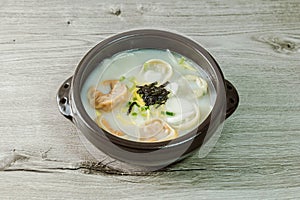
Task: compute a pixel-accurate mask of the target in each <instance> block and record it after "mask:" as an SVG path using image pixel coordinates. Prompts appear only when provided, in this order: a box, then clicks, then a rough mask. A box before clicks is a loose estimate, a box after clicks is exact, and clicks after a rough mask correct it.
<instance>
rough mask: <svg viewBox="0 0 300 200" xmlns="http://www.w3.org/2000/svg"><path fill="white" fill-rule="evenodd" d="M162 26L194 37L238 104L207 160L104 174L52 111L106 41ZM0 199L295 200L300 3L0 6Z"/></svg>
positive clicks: (220, 0) (16, 0)
mask: <svg viewBox="0 0 300 200" xmlns="http://www.w3.org/2000/svg"><path fill="white" fill-rule="evenodd" d="M144 27H148V28H164V29H171V30H176V31H178V32H181V33H183V34H185V35H187V36H189V37H192V38H193V39H194V40H196V41H198V42H199V43H200V44H202V45H203V46H204V47H205V48H207V49H208V50H209V52H211V53H212V55H214V57H215V58H216V59H217V61H218V62H219V64H220V66H221V68H222V70H223V72H224V74H225V76H226V78H227V79H229V80H230V81H231V82H232V83H233V84H234V85H235V86H236V87H237V88H238V91H239V94H240V105H239V108H238V110H237V112H235V113H234V115H233V116H232V117H230V118H229V119H228V120H226V123H225V125H224V129H223V133H222V135H221V137H220V139H219V140H218V143H217V145H216V146H215V148H214V149H213V150H212V152H211V153H210V154H209V155H208V156H207V157H205V158H198V156H197V155H194V156H192V157H190V158H188V159H186V160H184V161H183V162H181V163H179V164H177V165H175V166H171V167H170V168H167V169H165V170H164V171H162V172H156V173H153V174H151V175H147V176H132V175H126V176H125V175H123V176H121V175H116V174H107V173H106V172H110V170H109V169H106V168H103V166H101V164H99V163H97V161H95V160H94V159H93V158H92V156H91V155H90V154H89V153H88V152H87V150H86V149H85V147H84V146H83V145H82V143H81V141H80V139H79V138H78V135H77V131H76V128H75V127H74V126H73V125H72V124H71V123H70V122H68V121H67V120H65V119H64V117H62V116H61V115H60V114H59V112H58V109H57V105H56V99H55V96H56V92H57V89H58V87H59V85H60V84H61V83H62V82H63V81H64V80H65V79H66V78H67V77H69V76H70V75H72V74H73V72H74V69H75V68H76V65H77V63H78V62H79V61H80V59H81V58H82V57H83V55H84V54H85V53H86V52H87V51H88V50H89V49H91V48H92V47H93V46H94V45H96V44H97V43H98V42H99V41H101V40H102V39H104V38H106V37H108V36H110V35H112V34H115V33H118V32H121V31H124V30H128V29H133V28H144ZM0 50H1V52H0V94H1V102H0V113H1V115H0V136H1V140H0V170H1V172H0V199H1V200H2V199H152V198H155V199H157V198H158V199H173V198H174V199H297V198H298V199H299V198H300V156H299V153H300V115H299V113H300V112H299V111H300V94H299V93H300V1H299V0H287V1H285V0H277V1H271V0H267V1H259V0H252V1H251V2H250V1H242V0H213V1H209V0H206V1H197V0H191V1H177V0H176V1H172V0H165V1H157V0H155V1H152V2H150V1H146V0H142V1H140V2H138V1H135V0H129V1H126V3H125V1H121V0H118V1H115V0H111V1H97V0H87V1H81V0H73V1H71V0H64V1H60V0H52V1H37V0H22V1H21V0H0Z"/></svg>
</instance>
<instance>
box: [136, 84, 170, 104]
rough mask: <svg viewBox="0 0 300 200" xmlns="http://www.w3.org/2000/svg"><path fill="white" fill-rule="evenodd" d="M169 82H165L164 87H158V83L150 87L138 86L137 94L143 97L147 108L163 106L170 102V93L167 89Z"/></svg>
mask: <svg viewBox="0 0 300 200" xmlns="http://www.w3.org/2000/svg"><path fill="white" fill-rule="evenodd" d="M168 84H169V82H165V83H164V84H162V85H158V83H157V82H154V83H151V84H149V85H147V84H146V85H143V86H136V87H137V88H139V89H138V90H137V93H138V94H139V95H140V96H141V97H142V99H143V101H144V102H145V105H146V106H151V105H155V104H156V105H158V106H160V105H162V104H165V103H166V101H167V100H168V95H169V94H170V92H169V91H168V90H166V89H165V86H166V85H168Z"/></svg>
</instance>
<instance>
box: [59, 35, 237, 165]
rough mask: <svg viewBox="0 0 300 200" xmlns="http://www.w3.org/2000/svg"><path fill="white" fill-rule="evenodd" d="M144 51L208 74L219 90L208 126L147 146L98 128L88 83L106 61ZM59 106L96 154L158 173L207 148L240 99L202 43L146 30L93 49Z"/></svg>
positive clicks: (62, 93)
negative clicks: (172, 55) (173, 55)
mask: <svg viewBox="0 0 300 200" xmlns="http://www.w3.org/2000/svg"><path fill="white" fill-rule="evenodd" d="M145 48H151V49H169V50H170V51H174V52H177V53H179V54H181V55H183V56H185V57H188V58H190V59H192V60H193V61H194V62H195V63H197V64H198V65H199V66H201V67H202V68H203V69H204V70H205V71H206V73H207V74H208V75H209V77H210V79H211V81H212V83H213V85H214V87H215V89H216V94H217V96H216V101H215V104H214V106H213V109H212V111H211V113H210V114H209V116H208V117H207V118H206V120H205V121H204V122H203V123H202V124H200V125H199V126H198V127H197V128H196V129H194V130H192V131H191V132H190V133H188V134H186V135H184V136H181V137H179V138H176V139H174V140H171V141H164V142H156V143H142V142H136V141H129V140H125V139H122V138H119V137H116V136H114V135H112V134H110V133H108V132H106V131H104V130H103V129H101V128H99V127H98V126H97V124H96V123H95V122H94V121H93V119H91V118H90V117H89V116H88V114H87V112H86V111H85V109H84V107H83V104H82V101H81V97H80V92H81V89H82V86H83V84H84V82H85V80H86V79H87V77H88V76H89V74H90V73H91V72H92V71H93V69H94V68H95V67H97V65H98V64H99V63H100V62H101V61H102V60H104V59H105V58H109V57H111V56H113V55H114V54H116V53H119V52H121V51H125V50H130V49H145ZM57 102H58V107H59V110H60V112H61V113H62V114H63V115H64V116H65V117H66V118H68V119H70V120H71V121H72V122H73V123H74V124H75V125H76V127H77V128H78V129H79V130H80V131H81V133H82V134H83V135H84V137H85V138H86V139H87V140H88V141H89V142H90V143H92V144H93V145H94V146H95V147H96V148H97V149H99V150H100V151H102V152H104V153H105V154H107V155H109V156H110V157H112V158H114V159H117V160H120V161H122V162H125V163H129V164H132V165H136V166H141V167H145V168H148V169H153V170H155V169H158V168H162V167H165V166H167V165H169V164H171V163H173V162H176V161H178V160H180V159H182V158H184V157H186V156H188V155H190V154H191V153H192V152H195V151H196V150H197V149H199V148H200V147H201V146H202V145H204V144H205V143H206V142H207V141H208V140H209V138H211V136H212V135H213V134H214V133H215V132H216V130H217V129H218V127H219V126H220V125H221V124H222V123H223V122H224V120H225V119H226V118H227V117H229V116H230V115H231V114H232V113H233V112H234V111H235V110H236V108H237V106H238V102H239V97H238V93H237V91H236V89H235V87H234V86H233V85H232V84H231V83H230V82H228V81H227V80H225V79H224V76H223V74H222V71H221V69H220V67H219V66H218V64H217V62H216V61H215V59H214V58H213V57H212V56H211V55H210V54H209V53H208V52H207V51H206V50H205V49H204V48H203V47H201V46H200V45H199V44H198V43H196V42H195V41H193V40H191V39H189V38H187V37H185V36H182V35H180V34H176V33H173V32H168V31H163V30H153V29H141V30H133V31H128V32H123V33H120V34H117V35H114V36H112V37H109V38H107V39H105V40H103V41H101V42H100V43H99V44H97V45H96V46H95V47H94V48H93V49H91V50H90V51H89V52H88V53H87V54H86V55H85V56H84V57H83V59H82V60H81V61H80V63H79V65H78V66H77V69H76V71H75V73H74V75H73V76H72V77H71V78H69V79H68V80H66V81H65V82H64V83H63V84H62V86H61V87H60V89H59V91H58V95H57Z"/></svg>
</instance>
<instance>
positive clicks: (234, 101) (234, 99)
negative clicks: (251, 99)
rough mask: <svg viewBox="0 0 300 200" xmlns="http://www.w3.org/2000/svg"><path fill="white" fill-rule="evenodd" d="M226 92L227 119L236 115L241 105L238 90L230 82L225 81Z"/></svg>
mask: <svg viewBox="0 0 300 200" xmlns="http://www.w3.org/2000/svg"><path fill="white" fill-rule="evenodd" d="M225 90H226V119H227V118H228V117H230V115H232V113H234V111H235V110H236V109H237V107H238V105H239V95H238V93H237V90H236V88H235V87H234V86H233V85H232V84H231V83H230V82H229V81H228V80H225Z"/></svg>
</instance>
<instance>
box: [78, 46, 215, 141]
mask: <svg viewBox="0 0 300 200" xmlns="http://www.w3.org/2000/svg"><path fill="white" fill-rule="evenodd" d="M81 99H82V102H83V105H84V108H85V110H86V111H87V113H88V115H89V116H90V117H91V118H92V119H93V120H94V121H95V122H96V123H97V124H98V126H100V127H101V128H102V129H104V130H106V131H107V132H109V133H111V134H114V135H116V136H118V137H122V138H125V139H128V140H134V141H138V142H159V141H165V140H171V139H174V138H177V137H180V136H182V135H184V134H186V133H188V132H189V131H191V130H193V129H194V128H196V127H197V126H199V125H200V124H201V123H202V122H203V121H204V120H205V119H206V118H207V116H208V115H209V113H210V112H211V109H212V107H213V105H214V103H215V99H216V93H215V88H214V87H213V84H212V83H211V81H210V79H209V77H208V75H207V74H206V73H205V71H204V70H203V69H202V68H201V67H200V66H198V65H197V64H196V63H194V62H193V61H192V60H190V59H188V58H186V57H184V56H182V55H180V54H178V53H175V52H171V51H169V50H157V49H136V50H128V51H124V52H120V53H118V54H116V55H114V56H112V57H111V58H108V59H105V60H103V61H102V62H101V63H100V64H99V65H98V66H97V67H96V68H95V69H94V70H93V72H92V73H91V74H90V75H89V77H88V78H87V80H86V82H85V83H84V85H83V88H82V91H81Z"/></svg>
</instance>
